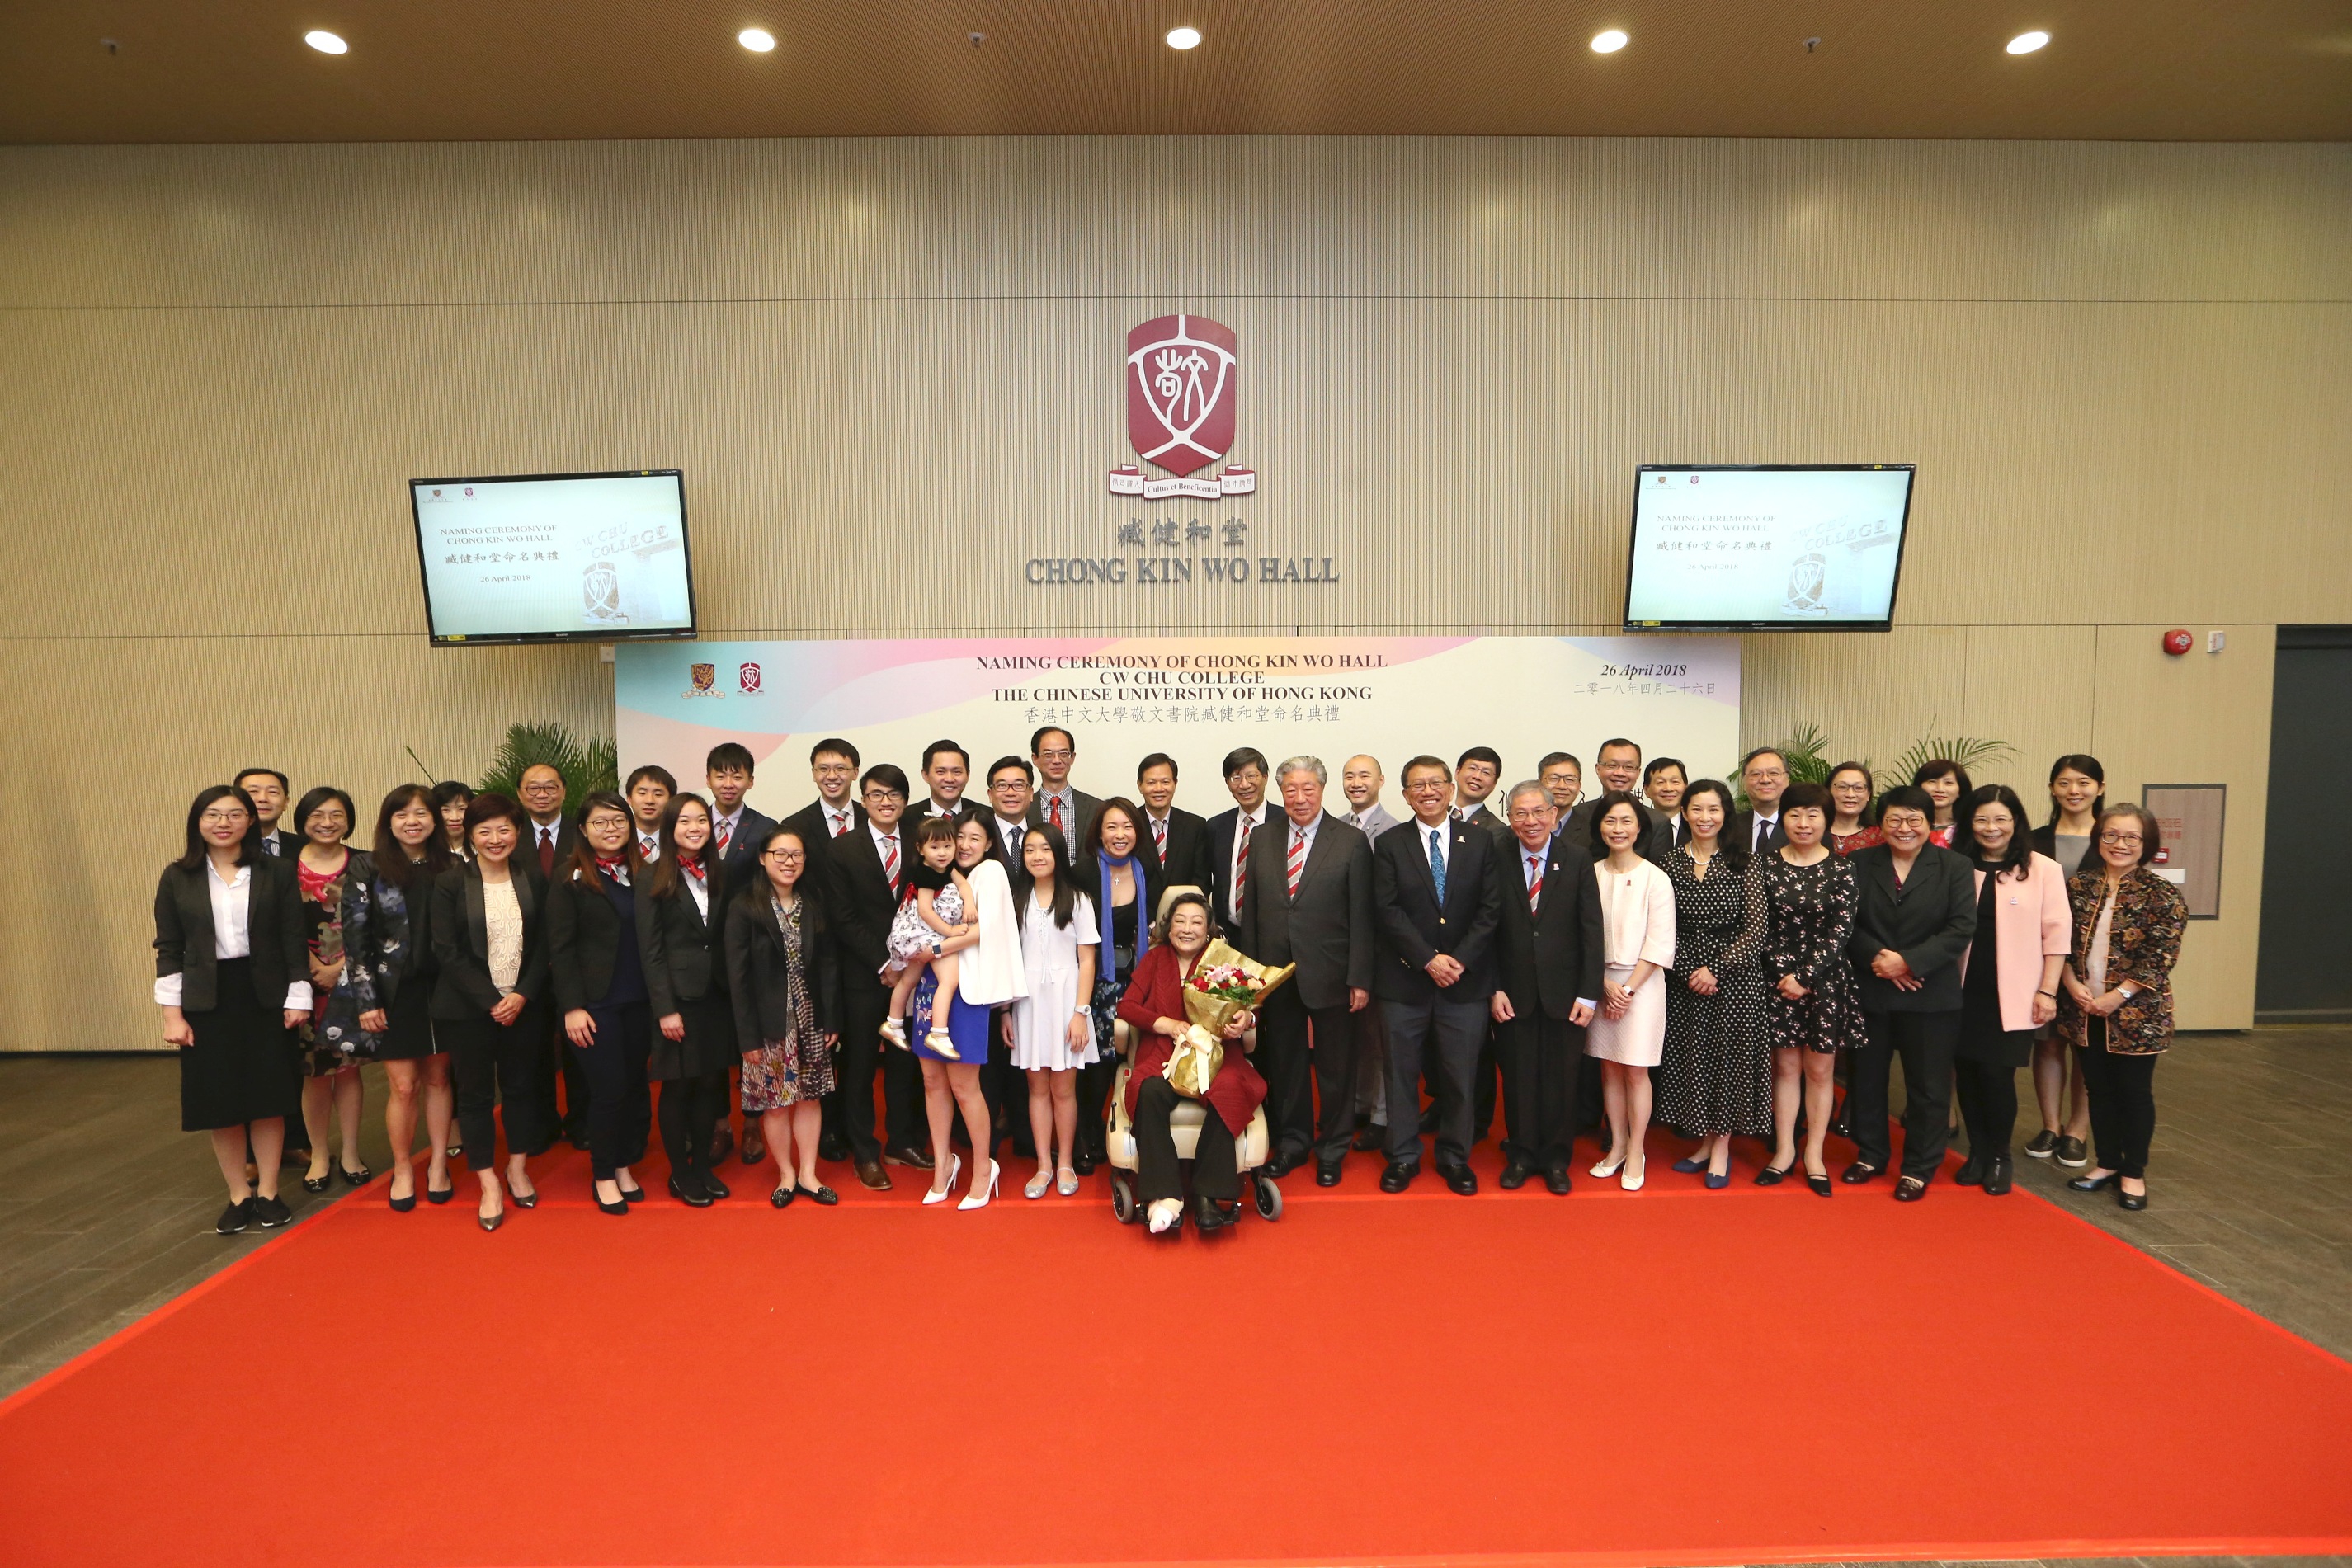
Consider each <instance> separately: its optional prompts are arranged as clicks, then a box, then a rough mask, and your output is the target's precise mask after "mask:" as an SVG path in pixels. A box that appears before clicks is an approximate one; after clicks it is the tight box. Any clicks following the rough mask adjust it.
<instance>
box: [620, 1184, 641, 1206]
mask: <svg viewBox="0 0 2352 1568" xmlns="http://www.w3.org/2000/svg"><path fill="white" fill-rule="evenodd" d="M645 1200H646V1189H645V1188H644V1187H641V1186H625V1187H623V1188H622V1189H621V1201H622V1202H623V1203H643V1202H645Z"/></svg>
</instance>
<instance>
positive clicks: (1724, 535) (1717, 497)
mask: <svg viewBox="0 0 2352 1568" xmlns="http://www.w3.org/2000/svg"><path fill="white" fill-rule="evenodd" d="M1912 476H1913V465H1911V464H1908V463H1835V464H1816V465H1797V464H1759V465H1754V466H1748V467H1731V466H1712V465H1692V464H1683V465H1666V464H1650V463H1645V464H1643V465H1642V466H1641V467H1640V468H1639V469H1637V470H1636V471H1635V474H1634V479H1633V550H1632V553H1631V555H1630V556H1629V558H1628V559H1627V560H1626V563H1625V630H1626V631H1628V632H1884V631H1886V630H1887V629H1888V628H1890V627H1891V626H1893V625H1894V623H1895V583H1896V581H1897V580H1899V579H1900V578H1901V576H1902V572H1903V535H1904V530H1905V526H1906V524H1907V523H1908V522H1909V521H1910V518H1911V480H1912Z"/></svg>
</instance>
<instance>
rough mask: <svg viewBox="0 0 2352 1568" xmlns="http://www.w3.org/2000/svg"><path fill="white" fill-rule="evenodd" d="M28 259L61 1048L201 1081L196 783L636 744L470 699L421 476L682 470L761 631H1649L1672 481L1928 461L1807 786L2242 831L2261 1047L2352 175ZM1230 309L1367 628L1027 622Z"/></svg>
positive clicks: (36, 247)
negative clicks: (2058, 771)
mask: <svg viewBox="0 0 2352 1568" xmlns="http://www.w3.org/2000/svg"><path fill="white" fill-rule="evenodd" d="M0 235H5V236H6V243H5V245H0V515H5V527H0V581H5V583H6V584H7V585H8V587H9V589H10V591H11V592H10V609H11V614H10V615H9V617H8V623H7V625H6V626H5V630H0V691H5V701H6V704H7V713H8V723H7V726H6V735H7V740H6V745H5V748H0V1048H5V1049H16V1050H23V1049H61V1048H90V1049H98V1048H122V1047H132V1046H142V1045H145V1044H147V1043H149V1042H150V1041H152V1040H153V1039H154V1038H155V1026H154V1022H153V1013H152V1009H150V1008H149V1007H148V1005H147V1004H146V1001H145V996H146V984H145V980H144V976H145V975H146V973H147V972H148V964H147V958H146V946H147V942H148V940H149V937H150V935H151V932H150V929H149V927H148V925H147V906H148V903H149V899H150V897H151V894H152V878H153V873H154V869H155V867H156V866H157V865H158V864H159V863H160V862H161V861H162V860H163V858H164V857H165V856H166V855H167V854H168V853H169V852H171V851H172V850H173V846H174V844H175V842H176V835H177V833H178V831H179V827H178V824H179V821H180V818H181V814H182V812H183V810H184V804H185V801H186V800H187V798H188V795H189V794H190V792H191V791H192V790H193V789H194V787H195V786H196V785H198V784H200V783H202V782H205V781H208V780H211V779H216V778H220V777H222V776H224V775H226V773H227V772H228V771H230V769H232V768H235V767H236V766H238V765H240V764H243V763H246V762H248V761H264V760H266V761H270V762H274V763H275V764H276V765H278V766H279V767H282V768H285V769H286V770H287V771H289V773H291V774H292V775H293V776H294V779H295V785H296V788H297V789H301V788H303V787H305V786H307V785H310V784H312V783H316V782H319V781H320V780H332V781H334V782H337V783H341V784H342V785H344V786H345V787H346V788H348V789H351V790H352V793H353V794H354V795H355V796H357V797H359V798H360V799H361V800H362V802H363V803H364V802H368V801H372V800H373V799H374V798H376V796H377V795H378V794H380V792H381V791H382V790H383V789H384V788H385V787H387V786H388V785H390V784H392V783H394V782H396V781H398V780H399V779H403V778H406V777H409V776H411V775H412V774H413V773H414V772H415V767H414V765H413V764H411V763H410V761H409V760H408V758H407V757H406V755H405V754H404V748H406V747H412V746H413V747H415V751H416V753H417V754H418V756H420V757H421V758H423V759H424V760H425V763H426V765H427V766H429V767H431V768H434V769H435V770H436V771H439V772H446V773H458V774H470V773H472V772H473V771H474V770H476V769H478V768H479V767H480V766H481V764H482V761H483V760H484V758H485V757H486V756H487V754H488V749H489V747H491V745H492V744H493V743H494V742H495V740H496V738H497V737H498V735H499V732H500V731H501V730H502V729H503V727H504V726H505V725H506V723H507V722H508V721H509V719H512V718H516V717H536V716H551V717H558V718H563V719H566V720H569V721H571V722H573V723H575V724H588V725H596V726H600V727H601V726H603V725H605V724H609V722H610V711H611V710H610V683H609V673H608V672H607V671H606V670H605V669H604V667H603V666H602V665H600V664H598V663H597V662H596V658H595V654H594V653H593V651H590V650H584V649H575V650H564V651H530V652H520V651H498V650H468V651H451V652H441V653H436V652H434V651H432V650H430V649H429V648H427V647H426V645H425V641H424V637H423V633H422V622H421V612H420V606H419V600H418V593H417V588H416V575H415V548H414V544H413V537H412V535H411V532H410V524H409V519H408V513H407V507H406V501H405V493H404V488H403V484H402V481H403V480H404V479H405V478H407V477H408V476H412V475H421V474H451V473H514V472H532V471H551V470H564V469H580V468H604V467H621V466H635V465H679V466H682V467H684V468H685V469H686V470H687V471H688V504H689V507H690V510H691V515H692V519H693V525H694V534H695V554H696V565H697V569H698V570H697V577H698V589H699V593H700V598H701V607H702V613H703V617H704V622H705V624H706V627H707V628H708V629H709V630H711V631H712V632H723V633H726V634H730V635H740V634H757V633H762V632H770V633H778V634H799V635H808V634H847V635H855V634H861V633H874V632H890V633H898V634H905V633H919V632H931V631H964V630H982V629H986V630H996V631H1035V632H1048V631H1082V630H1110V629H1121V630H1135V631H1143V630H1177V629H1182V628H1186V627H1200V626H1213V627H1233V628H1238V627H1261V626H1267V625H1275V626H1289V627H1297V628H1300V629H1302V630H1309V631H1319V630H1328V629H1341V628H1360V629H1382V630H1412V631H1420V630H1444V629H1464V628H1466V629H1470V630H1474V631H1496V632H1540V631H1565V630H1577V629H1605V628H1607V627H1609V626H1610V625H1612V623H1613V622H1614V619H1615V616H1616V613H1617V611H1618V607H1619V601H1620V595H1621V593H1622V581H1623V571H1624V556H1623V550H1624V536H1625V519H1626V514H1627V510H1628V507H1629V502H1630V496H1629V491H1630V488H1631V470H1632V468H1633V465H1635V464H1636V463H1639V462H1645V461H1652V462H1655V461H1669V462H1671V461H1693V462H1726V463H1736V462H1762V461H1803V460H1824V461H1855V460H1860V461H1868V460H1910V461H1915V462H1916V463H1917V464H1919V465H1920V474H1921V478H1920V482H1919V488H1918V496H1917V503H1916V507H1915V510H1914V514H1913V527H1914V536H1913V540H1912V543H1911V546H1910V549H1909V553H1908V556H1907V558H1906V564H1905V570H1904V591H1903V604H1902V612H1901V622H1902V624H1901V626H1900V628H1899V629H1898V630H1897V631H1896V632H1895V633H1894V634H1893V635H1891V636H1885V637H1825V636H1792V637H1782V638H1751V639H1749V640H1748V648H1747V668H1748V674H1747V690H1748V709H1747V715H1746V719H1745V727H1746V729H1747V731H1748V736H1749V737H1750V738H1751V739H1770V738H1774V737H1778V736H1780V735H1781V734H1783V733H1784V732H1785V730H1786V729H1787V727H1788V726H1789V725H1790V723H1792V722H1794V721H1796V720H1799V719H1811V720H1813V721H1815V722H1818V723H1820V724H1822V725H1823V726H1824V727H1827V728H1828V729H1829V730H1830V732H1831V734H1832V737H1834V738H1835V740H1836V741H1837V743H1838V745H1839V746H1840V747H1841V748H1842V749H1848V748H1850V749H1853V750H1854V751H1858V752H1865V753H1869V754H1872V755H1874V756H1876V757H1878V758H1887V757H1890V756H1892V755H1893V754H1894V753H1895V751H1897V750H1899V749H1900V748H1901V747H1902V746H1903V745H1904V744H1906V743H1907V742H1908V741H1909V740H1910V739H1912V738H1914V737H1916V736H1917V735H1918V734H1919V733H1921V732H1922V731H1924V730H1925V729H1926V727H1927V725H1928V722H1929V721H1930V719H1935V720H1937V721H1939V722H1940V725H1941V726H1942V727H1945V728H1947V729H1956V728H1964V729H1966V730H1968V731H1969V732H1970V733H1975V734H1980V735H1992V736H1998V737H2001V738H2005V739H2008V740H2011V741H2012V742H2013V743H2015V744H2016V745H2017V746H2018V747H2020V751H2021V760H2020V761H2019V763H2018V764H2017V765H2016V766H2015V767H2014V768H2011V769H2008V770H2006V771H2007V772H2008V775H2009V777H2010V779H2011V781H2012V782H2015V783H2016V784H2017V785H2018V786H2019V788H2020V789H2021V792H2023V793H2025V794H2026V795H2027V797H2028V799H2029V800H2032V801H2034V802H2035V803H2037V805H2038V803H2039V801H2040V800H2041V799H2042V795H2041V788H2040V781H2041V776H2042V770H2043V768H2044V767H2045V766H2046V762H2047V759H2048V758H2049V757H2050V756H2052V755H2054V754H2055V753H2057V752H2059V751H2062V750H2072V749H2082V748H2088V749H2091V750H2094V751H2095V752H2097V753H2099V754H2100V755H2101V756H2102V757H2104V758H2105V760H2106V762H2107V763H2108V766H2109V768H2110V779H2111V783H2112V784H2113V786H2114V789H2115V792H2116V794H2118V795H2129V794H2133V793H2135V792H2136V791H2137V789H2138V788H2139V786H2140V785H2141V784H2142V783H2145V782H2147V781H2150V780H2153V781H2158V782H2171V781H2184V782H2202V781H2208V780H2213V779H2219V780H2222V781H2226V782H2228V783H2229V784H2231V802H2230V803H2231V820H2230V846H2231V852H2230V855H2229V862H2228V873H2227V876H2226V878H2225V915H2224V918H2222V919H2221V920H2220V921H2217V922H2210V923H2200V924H2199V925H2197V926H2196V927H2195V928H2194V929H2193V932H2192V935H2191V937H2190V941H2189V956H2187V958H2186V959H2185V960H2184V962H2183V967H2182V971H2181V989H2182V998H2181V1000H2182V1006H2181V1016H2182V1019H2183V1022H2184V1024H2186V1025H2188V1026H2189V1027H2200V1028H2217V1027H2237V1026H2242V1025H2243V1024H2245V1023H2246V1022H2248V1021H2249V1020H2250V1019H2251V1014H2252V975H2253V954H2254V946H2255V941H2256V937H2257V932H2256V917H2255V912H2256V909H2257V907H2258V899H2259V894H2260V886H2259V876H2260V866H2261V859H2260V855H2259V853H2258V852H2257V851H2258V846H2259V843H2260V837H2261V833H2262V828H2263V823H2262V811H2263V785H2264V775H2265V767H2264V764H2265V759H2266V757H2267V751H2268V735H2267V726H2268V720H2269V713H2270V700H2269V692H2270V679H2271V643H2270V628H2271V627H2272V626H2273V625H2274V624H2275V623H2277V622H2283V621H2284V622H2329V621H2352V442H2347V440H2346V439H2345V431H2346V430H2347V428H2352V149H2347V148H2345V147H2343V146H2278V145H2271V146H2185V145H2184V146H2165V145H2146V144H2131V145H2120V144H2078V143H2022V142H1988V143H1901V142H1803V141H1769V142H1742V141H1696V140H1694V141H1532V140H1529V141H1437V140H1431V141H1390V140H1375V139H1361V140H1316V139H1235V140H1191V141H1160V140H1150V139H1108V140H1087V139H1070V140H1047V139H1037V140H1002V141H998V140H982V139H971V140H956V141H919V140H894V141H797V142H717V143H708V142H706V143H694V142H675V141H673V142H647V143H606V144H594V143H557V144H517V145H507V144H501V145H479V146H450V145H420V146H375V147H370V146H341V147H237V148H152V149H150V148H111V149H55V148H52V149H10V150H5V151H0ZM1176 309H1193V310H1198V311H1201V312H1203V313H1205V314H1210V315H1213V316H1214V317H1215V318H1216V319H1219V320H1222V321H1223V322H1225V323H1226V324H1228V325H1230V326H1232V327H1234V329H1236V330H1237V331H1238V333H1239V334H1240V338H1241V343H1242V353H1243V362H1242V371H1241V374H1242V378H1243V379H1242V382H1241V397H1242V402H1241V435H1240V440H1239V442H1238V444H1236V446H1235V449H1234V458H1235V460H1236V461H1240V462H1244V463H1247V464H1249V465H1252V466H1254V467H1255V468H1256V469H1257V470H1258V472H1259V473H1260V475H1261V483H1262V486H1263V490H1262V493H1261V494H1260V495H1259V496H1258V497H1255V498H1252V499H1250V500H1248V501H1245V502H1227V503H1220V504H1211V505H1208V506H1202V507H1189V508H1184V510H1183V513H1182V515H1186V516H1190V515H1193V514H1194V513H1200V514H1204V515H1220V514H1222V515H1240V516H1244V517H1247V518H1248V519H1249V520H1250V522H1251V525H1252V528H1253V544H1254V545H1255V547H1256V548H1257V549H1260V550H1262V551H1265V552H1268V553H1273V552H1289V553H1302V554H1303V553H1307V552H1309V551H1310V550H1311V551H1312V552H1313V553H1315V554H1317V555H1326V554H1328V555H1331V556H1333V557H1334V558H1335V559H1336V560H1337V561H1338V562H1339V565H1340V567H1341V569H1342V578H1341V580H1340V581H1339V583H1338V584H1336V585H1329V586H1316V587H1304V586H1292V587H1280V586H1269V587H1261V586H1259V585H1256V584H1252V585H1251V586H1250V587H1248V588H1246V589H1244V590H1238V591H1223V597H1212V593H1213V592H1216V591H1211V590H1207V589H1205V587H1204V586H1196V587H1193V588H1191V589H1184V588H1168V589H1154V588H1139V587H1134V586H1130V587H1129V588H1127V589H1124V590H1121V591H1109V590H1106V589H1101V588H1096V589H1091V590H1086V591H1073V590H1067V589H1047V588H1033V587H1030V586H1029V585H1027V584H1026V583H1025V582H1024V580H1022V575H1021V570H1020V566H1021V562H1022V561H1023V560H1024V559H1025V558H1026V557H1028V556H1031V555H1040V554H1052V553H1062V554H1070V553H1108V552H1109V551H1110V550H1111V549H1112V548H1113V540H1114V538H1115V535H1116V530H1117V527H1118V523H1119V522H1120V521H1121V520H1123V519H1124V518H1126V517H1129V516H1131V515H1135V514H1137V513H1138V512H1139V511H1141V510H1143V508H1142V507H1140V506H1139V504H1137V503H1133V502H1121V501H1118V500H1117V499H1115V498H1112V497H1108V496H1106V495H1105V494H1104V493H1103V489H1104V486H1103V481H1102V475H1103V472H1104V470H1105V469H1106V468H1108V466H1109V465H1112V464H1114V463H1117V462H1120V461H1122V460H1125V459H1126V458H1128V456H1129V450H1128V447H1127V444H1126V438H1125V430H1124V411H1123V402H1122V394H1121V389H1120V359H1121V356H1122V354H1123V351H1124V348H1123V345H1124V337H1125V332H1126V330H1127V329H1128V328H1129V326H1131V325H1133V324H1134V323H1135V322H1136V321H1138V320H1140V319H1143V318H1145V317H1146V316H1149V315H1153V314H1159V313H1160V312H1163V311H1170V310H1176ZM1180 505H1181V504H1180ZM2171 625H2183V626H2189V627H2191V628H2193V629H2196V630H2198V631H2199V632H2200V635H2201V633H2202V632H2203V631H2205V630H2207V629H2209V628H2211V627H2214V626H2222V627H2226V628H2228V629H2229V630H2230V631H2231V646H2230V648H2229V650H2228V652H2226V653H2222V654H2220V655H2218V656H2210V657H2209V656H2207V655H2206V654H2204V653H2196V654H2193V655H2191V656H2190V657H2189V658H2188V659H2186V660H2167V659H2165V658H2164V657H2163V655H2161V654H2160V653H2158V651H2157V647H2156V641H2157V635H2158V632H2160V631H2161V630H2162V629H2163V628H2165V627H2167V626H2171ZM1597 738H1598V737H1586V736H1574V735H1564V736H1562V737H1561V740H1562V743H1563V744H1565V745H1567V746H1569V747H1571V748H1572V749H1576V750H1579V751H1580V752H1583V751H1589V749H1590V747H1591V744H1592V742H1593V741H1594V740H1595V739H1597ZM1106 760H1107V761H1108V760H1110V759H1106ZM1518 760H1519V761H1520V762H1521V763H1524V762H1526V761H1530V760H1532V759H1518ZM1195 792H1196V793H1198V794H1200V795H1202V796H1203V797H1206V796H1207V795H1209V794H1210V793H1212V792H1213V785H1209V784H1207V783H1206V781H1204V782H1203V784H1202V787H1201V788H1200V789H1198V790H1196V791H1195ZM1193 803H1194V804H1196V805H1205V804H1208V803H1209V801H1208V800H1206V799H1202V800H1195V801H1194V802H1193Z"/></svg>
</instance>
